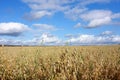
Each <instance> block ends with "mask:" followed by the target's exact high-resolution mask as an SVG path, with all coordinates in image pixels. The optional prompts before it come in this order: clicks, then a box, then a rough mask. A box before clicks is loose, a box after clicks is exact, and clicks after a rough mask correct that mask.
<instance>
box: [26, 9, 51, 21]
mask: <svg viewBox="0 0 120 80" xmlns="http://www.w3.org/2000/svg"><path fill="white" fill-rule="evenodd" d="M51 15H52V12H48V11H44V10H43V11H32V12H31V13H29V14H28V13H27V14H26V15H25V16H24V18H25V19H27V20H36V19H39V18H42V17H44V16H51Z"/></svg>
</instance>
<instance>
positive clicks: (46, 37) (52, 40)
mask: <svg viewBox="0 0 120 80" xmlns="http://www.w3.org/2000/svg"><path fill="white" fill-rule="evenodd" d="M40 40H41V41H40V42H42V41H43V42H44V43H45V44H56V43H59V42H60V39H59V38H58V37H56V36H54V35H51V34H48V33H44V34H42V35H41V37H40Z"/></svg>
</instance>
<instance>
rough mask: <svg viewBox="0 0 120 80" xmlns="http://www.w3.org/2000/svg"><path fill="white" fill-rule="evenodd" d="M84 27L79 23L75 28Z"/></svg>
mask: <svg viewBox="0 0 120 80" xmlns="http://www.w3.org/2000/svg"><path fill="white" fill-rule="evenodd" d="M81 26H82V25H81V23H77V24H76V25H75V26H74V28H79V27H81Z"/></svg>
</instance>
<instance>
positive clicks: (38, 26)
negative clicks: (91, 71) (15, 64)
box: [0, 0, 120, 45]
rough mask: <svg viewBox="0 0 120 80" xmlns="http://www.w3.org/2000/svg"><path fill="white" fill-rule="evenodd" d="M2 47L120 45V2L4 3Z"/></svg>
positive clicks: (17, 0)
mask: <svg viewBox="0 0 120 80" xmlns="http://www.w3.org/2000/svg"><path fill="white" fill-rule="evenodd" d="M0 44H5V45H108V44H120V0H0Z"/></svg>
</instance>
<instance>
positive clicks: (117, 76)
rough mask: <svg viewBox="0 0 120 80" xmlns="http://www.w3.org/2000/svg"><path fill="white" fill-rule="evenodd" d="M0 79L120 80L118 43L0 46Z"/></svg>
mask: <svg viewBox="0 0 120 80" xmlns="http://www.w3.org/2000/svg"><path fill="white" fill-rule="evenodd" d="M0 80H120V45H111V46H48V47H47V46H43V47H0Z"/></svg>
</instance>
